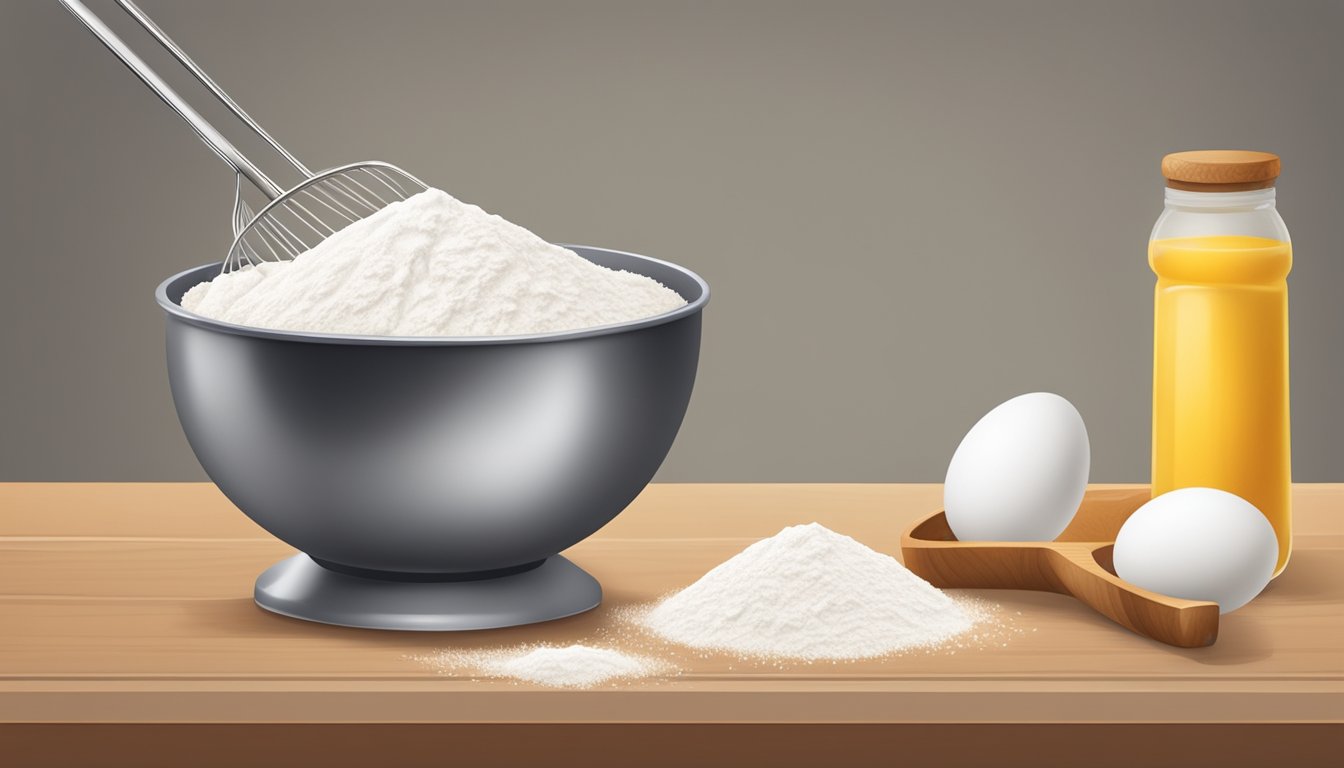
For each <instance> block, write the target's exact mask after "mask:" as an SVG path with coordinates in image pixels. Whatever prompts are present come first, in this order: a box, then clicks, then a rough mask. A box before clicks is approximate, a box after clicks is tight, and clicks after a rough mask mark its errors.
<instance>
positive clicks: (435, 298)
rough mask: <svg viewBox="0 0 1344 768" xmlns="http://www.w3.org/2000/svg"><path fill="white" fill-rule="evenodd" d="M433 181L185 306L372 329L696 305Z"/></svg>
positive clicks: (478, 326) (453, 326)
mask: <svg viewBox="0 0 1344 768" xmlns="http://www.w3.org/2000/svg"><path fill="white" fill-rule="evenodd" d="M685 303H686V301H685V300H684V299H682V297H681V296H680V295H678V294H677V293H676V292H675V291H672V290H671V289H669V288H667V287H665V286H663V285H662V284H660V283H658V282H657V281H655V280H652V279H650V278H648V277H645V276H643V275H636V274H633V273H631V272H623V271H617V270H612V269H606V268H605V267H600V266H598V265H596V264H593V263H592V262H590V261H588V260H586V259H583V258H581V257H580V256H579V255H578V254H576V253H574V252H573V251H570V250H568V249H566V248H561V247H559V246H556V245H552V244H550V243H548V242H546V241H545V240H542V239H541V238H540V237H537V236H536V235H534V234H532V233H531V232H529V231H528V230H526V229H524V228H522V227H520V226H518V225H516V224H512V223H510V222H508V221H505V220H504V219H502V218H500V217H499V216H494V215H491V214H489V213H486V212H485V211H483V210H481V209H480V208H479V207H477V206H475V205H470V204H467V203H463V202H461V201H460V200H457V199H455V198H454V197H452V196H451V195H449V194H448V193H447V192H444V191H442V190H438V189H429V190H426V191H424V192H421V193H419V194H417V195H414V196H412V197H410V198H408V199H406V200H403V201H400V202H395V203H392V204H391V205H389V206H387V207H385V208H383V209H382V210H380V211H378V212H377V213H374V214H373V215H371V216H369V217H367V218H365V219H361V220H360V221H357V222H354V223H352V224H350V225H349V226H347V227H345V228H344V229H342V230H340V231H339V232H337V233H335V234H333V235H331V236H330V237H328V238H327V239H326V240H324V241H322V243H320V244H319V245H318V246H317V247H316V248H313V249H312V250H310V251H307V252H305V253H302V254H300V255H299V256H298V257H296V258H295V259H294V260H293V261H281V262H267V263H264V264H262V265H260V266H257V267H248V268H245V269H241V270H237V271H234V272H229V273H228V274H223V275H220V276H218V277H216V278H215V279H213V280H211V281H209V282H205V283H201V284H200V285H197V286H195V287H193V288H192V289H191V290H189V291H187V293H186V295H184V296H183V297H182V306H183V308H185V309H187V310H190V311H192V312H195V313H197V314H199V315H204V316H205V317H209V318H212V319H215V320H222V321H224V322H229V323H236V324H239V325H249V326H253V327H257V328H270V329H275V330H285V331H309V332H317V333H339V334H353V335H361V336H509V335H517V334H534V333H550V332H555V331H568V330H577V329H580V328H591V327H594V326H599V325H608V324H611V323H622V322H629V321H632V320H639V319H643V318H646V317H652V316H654V315H659V314H662V313H664V312H667V311H670V310H672V309H675V308H677V307H680V306H683V305H685Z"/></svg>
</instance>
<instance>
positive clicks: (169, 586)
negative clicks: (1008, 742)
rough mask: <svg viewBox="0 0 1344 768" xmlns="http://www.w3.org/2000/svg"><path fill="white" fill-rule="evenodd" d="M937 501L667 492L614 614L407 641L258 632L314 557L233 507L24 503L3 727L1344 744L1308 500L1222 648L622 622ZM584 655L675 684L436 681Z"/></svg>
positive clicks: (1318, 537) (1104, 632)
mask: <svg viewBox="0 0 1344 768" xmlns="http://www.w3.org/2000/svg"><path fill="white" fill-rule="evenodd" d="M940 502H941V487H940V486H938V485H802V484H799V485H654V486H651V487H650V488H648V489H647V490H646V491H645V493H644V494H643V495H641V496H640V498H639V499H638V500H637V501H636V502H635V503H634V504H633V505H632V506H631V507H630V508H629V509H628V510H626V511H625V512H624V513H623V514H622V515H621V516H619V517H618V518H617V519H616V520H615V521H614V522H612V523H611V524H610V525H608V526H607V527H606V528H604V529H603V530H602V531H600V532H599V533H597V534H595V535H594V536H593V537H592V538H590V539H589V540H587V541H584V542H582V543H581V544H579V545H577V546H575V547H573V548H572V549H571V550H569V551H568V552H567V553H566V554H567V555H568V556H569V557H570V558H571V559H572V560H573V561H574V562H575V563H577V564H578V565H579V566H581V567H583V568H585V569H586V570H588V571H589V572H590V573H592V574H593V575H594V576H596V577H597V578H598V580H599V581H601V582H602V585H603V588H604V591H605V599H604V602H603V604H602V606H601V607H599V608H598V609H597V610H594V611H592V612H590V613H587V614H584V615H581V616H577V617H573V618H569V619H564V620H561V621H555V622H550V623H547V624H543V625H535V626H531V627H518V628H512V629H507V630H496V631H488V632H472V633H459V634H451V633H393V632H376V631H368V630H357V629H346V628H338V627H329V626H322V625H316V624H310V623H306V622H301V621H296V620H292V619H288V618H283V617H280V616H275V615H272V614H269V613H266V612H264V611H262V610H261V609H259V608H257V607H256V606H255V605H254V604H253V603H252V599H251V593H252V582H253V579H254V578H255V577H256V576H257V574H259V573H260V572H261V571H262V570H263V569H265V568H266V567H267V566H268V565H270V564H271V563H273V562H275V561H276V560H279V559H281V558H283V557H285V556H287V555H288V554H290V553H291V552H292V550H290V549H289V548H288V547H287V546H286V545H284V544H283V543H281V542H279V541H277V540H275V539H274V538H272V537H270V536H269V535H268V534H266V533H265V532H264V531H262V530H261V529H260V528H258V527H257V526H256V525H254V524H253V523H252V522H251V521H249V520H248V519H247V518H246V517H244V516H243V515H242V514H241V513H239V512H238V511H237V510H236V509H235V508H234V507H233V506H232V505H231V504H230V503H229V502H228V501H227V500H226V499H225V498H224V497H223V496H222V495H221V494H220V493H219V492H218V491H217V490H216V489H215V488H214V486H212V485H209V484H4V485H0V723H3V724H8V725H10V726H12V727H11V729H10V730H9V731H8V733H10V734H11V735H14V736H16V737H24V738H28V739H29V741H28V742H24V743H38V741H39V740H42V739H49V738H50V737H51V736H52V735H53V734H55V733H72V732H74V731H71V730H70V729H71V728H76V727H78V726H86V728H85V730H84V731H83V732H82V733H84V734H85V735H88V734H92V733H95V732H99V733H100V732H102V731H95V730H92V729H94V728H100V729H113V730H111V731H108V732H109V733H120V731H116V730H115V728H114V726H116V725H118V724H120V725H122V726H132V725H139V726H143V727H145V728H147V729H148V730H142V731H141V732H142V733H145V734H149V733H154V734H157V736H156V738H158V739H160V742H159V743H160V744H161V745H163V744H170V743H172V738H173V737H172V736H171V735H168V736H165V734H167V733H169V732H168V731H167V730H165V727H166V726H170V725H173V724H181V725H184V726H185V725H188V724H190V725H192V727H200V726H203V725H210V724H214V725H226V724H237V725H244V724H253V725H256V724H269V725H272V726H275V725H279V724H284V723H295V724H305V725H307V726H322V725H327V726H337V725H343V724H362V725H376V724H384V725H387V726H396V727H407V726H408V725H412V724H440V725H445V726H447V725H459V726H460V725H464V724H486V723H489V724H494V726H492V727H498V726H505V725H508V724H532V725H538V726H542V725H548V724H549V725H555V726H559V725H564V724H570V725H603V724H613V723H626V724H643V725H656V724H686V725H692V724H694V725H697V726H698V727H701V726H709V725H713V724H724V725H727V724H736V725H739V726H747V725H752V724H756V725H760V726H787V725H789V724H796V725H811V726H816V725H833V726H860V725H864V724H868V725H873V726H877V725H882V724H892V725H895V724H900V725H903V726H912V725H920V724H926V725H928V724H941V725H940V726H939V727H943V726H946V725H948V724H963V725H973V724H983V725H985V726H987V727H988V726H995V727H998V726H1003V725H1009V724H1020V725H1030V726H1037V725H1061V724H1076V725H1080V726H1083V725H1088V726H1095V725H1097V724H1136V725H1137V724H1156V723H1167V724H1173V723H1186V724H1191V725H1194V724H1203V725H1205V726H1210V727H1212V726H1226V727H1227V729H1226V730H1225V731H1223V733H1224V736H1222V737H1220V739H1222V740H1223V741H1226V739H1227V738H1228V736H1227V734H1235V733H1239V732H1240V731H1238V730H1235V729H1236V728H1237V727H1238V724H1260V725H1275V724H1277V725H1281V726H1284V727H1300V726H1303V725H1310V724H1338V723H1340V722H1341V721H1344V696H1341V693H1344V485H1341V484H1333V485H1299V486H1297V487H1296V488H1295V489H1294V511H1293V514H1294V527H1295V537H1294V551H1293V558H1292V561H1291V562H1290V564H1289V566H1288V568H1287V570H1286V571H1285V572H1284V574H1283V575H1282V576H1281V577H1280V578H1278V579H1277V580H1275V581H1274V582H1273V583H1272V584H1271V585H1270V586H1269V587H1268V588H1267V589H1266V591H1265V592H1264V593H1263V594H1262V595H1261V596H1260V597H1259V598H1258V599H1257V600H1255V601H1254V602H1253V603H1251V604H1250V605H1249V606H1247V607H1246V608H1244V609H1242V610H1240V611H1237V612H1236V613H1233V614H1230V615H1227V616H1224V617H1222V627H1221V631H1220V634H1219V639H1218V642H1217V643H1216V644H1215V645H1214V646H1212V647H1209V648H1203V649H1192V650H1187V649H1177V648H1171V647H1167V646H1164V645H1161V644H1158V643H1156V642H1153V641H1151V640H1148V639H1145V638H1143V637H1139V636H1137V635H1134V634H1131V633H1129V632H1127V631H1126V630H1124V629H1121V628H1120V627H1117V626H1115V625H1113V624H1111V623H1110V622H1108V621H1106V620H1105V619H1103V618H1101V617H1100V616H1098V615H1096V614H1094V613H1092V612H1091V611H1090V610H1089V609H1087V608H1086V607H1084V606H1082V605H1080V604H1077V603H1076V602H1074V601H1072V600H1071V599H1069V598H1066V597H1063V596H1059V595H1052V594H1040V593H1027V592H990V591H985V592H977V593H975V596H976V597H978V598H980V599H982V600H984V601H987V603H989V604H990V605H993V606H997V608H995V609H994V610H993V612H992V615H991V618H990V620H989V621H987V622H986V623H985V625H983V626H982V627H981V628H980V629H979V630H978V631H977V636H976V637H973V638H968V639H966V640H965V641H963V642H961V643H958V644H957V645H956V646H955V647H952V648H949V649H944V650H939V651H931V652H913V653H908V654H904V655H898V656H894V657H890V658H884V659H878V660H871V661H861V662H850V663H830V662H823V663H813V664H789V663H777V662H760V661H748V660H743V659H738V658H733V657H730V656H725V655H721V654H705V653H701V652H697V651H691V650H688V649H684V648H679V647H675V646H669V645H667V644H663V643H660V642H658V641H656V640H654V639H652V638H649V637H647V636H645V635H643V634H641V633H640V632H639V631H638V630H637V629H636V628H634V627H632V626H631V625H630V624H629V622H628V620H626V619H624V618H623V616H624V615H626V614H628V612H629V609H631V608H632V607H637V606H640V605H645V604H648V603H649V602H650V601H653V600H655V599H656V598H658V597H659V596H660V595H662V594H665V593H667V592H669V591H671V590H675V589H677V588H680V587H682V586H685V585H687V584H689V583H691V582H692V581H694V580H695V579H697V578H699V577H700V576H701V575H702V574H703V573H705V572H706V571H707V570H709V569H710V568H712V567H713V566H714V565H716V564H718V563H720V562H722V561H723V560H725V559H727V558H728V557H731V556H732V555H733V554H735V553H737V552H738V551H740V550H741V549H742V548H744V547H745V546H747V545H748V544H750V543H751V542H753V541H755V540H757V539H760V538H762V537H766V536H770V535H773V534H775V533H777V532H778V531H779V530H780V529H781V528H782V527H784V526H787V525H792V524H796V523H804V522H811V521H817V522H820V523H822V524H824V525H826V526H828V527H830V528H832V529H834V530H836V531H839V532H842V533H846V534H849V535H852V536H854V537H855V538H857V539H859V540H860V541H862V542H864V543H865V544H867V545H869V546H871V547H873V548H874V549H877V550H879V551H883V552H887V553H890V554H893V555H897V556H899V552H898V540H899V535H900V532H901V531H902V530H903V529H904V528H905V527H906V526H907V525H908V524H909V523H910V522H911V521H913V520H914V519H915V518H917V517H920V516H923V515H925V514H928V513H929V512H931V511H933V510H936V509H938V508H939V504H940ZM574 642H584V643H590V644H595V645H606V646H610V647H618V648H623V649H626V650H630V651H634V652H638V653H643V654H649V655H656V656H659V657H661V658H664V659H665V660H666V661H667V662H668V663H669V664H670V666H671V669H672V670H674V671H672V672H669V673H668V674H665V675H660V676H657V677H654V678H650V679H646V680H639V681H631V682H625V683H617V684H613V685H609V686H603V687H600V688H597V689H592V690H555V689H545V688H540V687H537V686H533V685H528V684H521V683H518V682H515V681H507V680H492V679H483V678H482V677H481V675H480V674H479V672H477V671H476V670H472V669H468V668H463V667H461V666H460V665H455V664H453V663H445V662H443V661H436V659H437V658H438V656H437V655H438V654H440V653H442V652H444V651H455V650H456V651H460V650H472V649H482V648H502V647H512V646H517V645H521V644H528V643H547V644H568V643H574ZM62 729H64V730H62ZM155 729H157V730H155ZM123 730H124V729H123ZM179 730H180V729H179ZM571 730H573V729H571ZM4 732H6V731H0V733H4ZM177 732H178V731H173V733H177ZM584 732H586V731H584ZM743 732H744V733H745V732H746V731H743ZM1022 732H1023V731H1022V730H1021V729H1019V730H1018V731H1014V732H1013V733H1015V734H1018V735H1020V734H1021V733H1022ZM716 733H718V731H716ZM1329 733H1330V734H1331V738H1333V739H1338V737H1339V730H1338V729H1336V728H1333V727H1332V728H1331V730H1330V731H1329ZM109 738H112V737H111V736H109ZM197 738H199V737H197ZM407 738H410V737H407ZM1043 738H1048V737H1043ZM1094 738H1095V737H1094ZM785 740H787V739H783V740H781V741H780V743H783V741H785ZM879 741H880V740H879ZM403 742H405V743H409V742H406V741H405V739H403ZM351 748H352V747H351ZM347 749H350V748H347ZM281 752H283V750H279V751H277V752H275V754H280V753H281ZM501 754H502V753H501ZM716 754H720V755H722V754H728V753H727V752H718V753H716ZM1242 754H1243V755H1245V754H1249V753H1247V752H1243V753H1242ZM1270 754H1276V753H1270ZM105 756H106V755H105ZM702 762H703V761H702ZM482 764H484V763H482Z"/></svg>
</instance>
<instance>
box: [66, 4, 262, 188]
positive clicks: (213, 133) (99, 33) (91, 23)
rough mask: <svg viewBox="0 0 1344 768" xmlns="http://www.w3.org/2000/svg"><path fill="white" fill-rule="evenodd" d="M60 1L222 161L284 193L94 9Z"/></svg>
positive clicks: (255, 181) (252, 180)
mask: <svg viewBox="0 0 1344 768" xmlns="http://www.w3.org/2000/svg"><path fill="white" fill-rule="evenodd" d="M57 2H59V3H60V4H61V5H63V6H65V8H66V10H68V11H70V13H71V14H73V15H74V17H75V18H77V19H79V20H80V21H81V22H83V23H84V26H86V27H88V28H89V31H90V32H92V33H93V34H94V35H95V36H96V37H97V38H98V39H99V40H100V41H102V43H103V45H105V46H107V49H108V50H109V51H111V52H112V53H113V54H114V55H115V56H116V57H117V58H118V59H120V60H121V63H122V64H125V65H126V67H127V69H130V70H131V72H133V73H134V74H135V76H136V77H138V78H140V81H141V82H142V83H144V84H145V85H147V86H149V89H150V90H152V91H154V93H155V94H157V95H158V97H159V98H160V99H163V102H164V103H165V104H167V105H168V106H169V108H171V109H172V110H173V111H174V112H176V113H177V114H178V116H179V117H181V118H182V119H183V120H185V121H186V122H187V124H188V125H190V126H191V127H192V129H193V130H195V131H196V135H197V136H199V137H200V138H201V141H204V142H205V144H206V146H208V147H210V149H212V150H214V152H215V154H216V155H219V157H220V159H221V160H223V161H224V162H226V163H228V164H229V165H230V166H231V167H232V168H233V169H234V170H235V171H237V172H238V173H241V174H242V175H243V176H246V177H247V180H248V181H250V182H252V183H253V184H255V185H256V186H257V188H258V189H260V190H261V191H262V192H263V193H265V195H266V196H267V197H269V198H271V199H272V200H274V199H275V198H277V197H279V196H280V195H281V194H283V193H284V190H283V189H281V188H280V187H279V186H278V185H277V184H276V183H275V182H273V181H271V179H270V178H269V177H268V176H266V174H265V173H263V172H262V171H261V169H260V168H257V167H256V166H255V165H253V164H252V162H251V161H250V160H248V159H247V158H246V157H245V156H244V155H243V153H242V152H239V151H238V148H237V147H235V146H234V145H233V143H232V142H230V141H229V140H228V139H226V138H225V137H224V135H223V134H222V133H220V132H219V131H217V130H215V127H214V126H213V125H211V124H210V123H209V122H207V121H206V119H205V118H204V117H201V115H200V113H198V112H197V111H196V110H194V109H192V108H191V105H190V104H188V103H187V102H186V101H185V100H183V99H182V97H181V96H179V95H178V94H177V91H174V90H173V88H172V86H170V85H168V83H166V82H165V81H164V79H163V78H161V77H159V75H158V73H156V72H155V71H154V70H153V69H151V68H150V66H149V65H148V64H146V63H145V61H144V59H141V58H140V57H139V56H138V55H136V53H135V51H132V50H131V49H130V47H129V46H127V45H126V43H125V42H124V41H122V39H121V38H120V37H118V36H117V33H115V32H113V31H112V30H111V28H109V27H108V26H107V25H106V24H104V23H103V20H102V19H100V18H98V17H97V16H96V15H95V14H94V13H93V11H91V10H89V9H88V7H87V6H85V5H84V4H83V3H82V2H80V1H79V0H57Z"/></svg>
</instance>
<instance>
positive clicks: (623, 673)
mask: <svg viewBox="0 0 1344 768" xmlns="http://www.w3.org/2000/svg"><path fill="white" fill-rule="evenodd" d="M476 665H477V666H478V667H479V668H480V669H481V670H482V671H483V672H485V673H486V674H490V675H495V676H498V677H512V678H516V679H518V680H525V681H527V682H529V683H537V684H538V685H549V686H552V687H557V688H590V687H592V686H594V685H597V684H598V683H603V682H606V681H608V680H614V679H617V678H629V677H642V676H645V675H650V674H653V673H655V672H657V671H658V668H659V665H658V664H656V663H654V662H652V661H650V660H648V659H644V658H642V657H639V656H627V655H626V654H624V653H620V652H618V651H612V650H608V649H606V648H593V647H591V646H587V645H571V646H569V647H568V648H537V649H535V650H533V651H530V652H528V653H523V654H517V653H515V654H503V655H491V656H488V657H486V658H483V659H481V660H480V661H478V662H477V663H476Z"/></svg>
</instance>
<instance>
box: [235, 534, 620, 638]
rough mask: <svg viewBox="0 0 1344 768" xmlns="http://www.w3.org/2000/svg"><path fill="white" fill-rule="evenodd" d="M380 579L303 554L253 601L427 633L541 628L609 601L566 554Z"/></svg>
mask: <svg viewBox="0 0 1344 768" xmlns="http://www.w3.org/2000/svg"><path fill="white" fill-rule="evenodd" d="M372 573H374V572H369V571H364V572H360V575H356V573H355V572H352V571H349V570H346V569H341V570H339V571H338V570H334V569H332V568H327V567H323V566H321V565H319V564H318V563H317V562H315V561H314V560H313V559H312V558H311V557H309V556H308V555H305V554H302V553H300V554H298V555H295V556H293V557H291V558H288V559H285V560H281V561H280V562H278V563H276V564H275V565H273V566H271V567H270V568H268V569H267V570H266V571H265V572H264V573H262V574H261V576H259V577H258V578H257V585H256V589H255V590H254V592H253V599H255V600H256V602H257V605H259V606H261V607H262V608H265V609H266V610H268V611H271V612H273V613H278V614H281V615H284V616H289V617H291V618H295V619H304V620H306V621H316V622H320V623H323V624H337V625H340V626H345V627H360V628H364V629H397V630H418V631H422V632H451V631H460V630H468V629H498V628H500V627H513V626H517V625H520V624H535V623H537V622H540V621H550V620H551V619H560V618H564V617H565V616H573V615H574V614H576V613H583V612H584V611H588V610H591V609H593V608H596V607H597V605H598V604H599V603H601V602H602V587H601V586H600V585H599V584H598V583H597V579H594V578H593V577H592V576H590V575H588V573H587V572H586V571H584V570H583V569H582V568H579V567H578V566H577V565H574V564H573V563H571V562H570V561H569V560H567V559H565V558H564V557H562V556H560V555H552V556H551V557H549V558H547V559H546V560H545V561H543V562H542V563H541V564H540V565H538V566H536V567H533V568H529V569H527V570H523V571H521V572H519V571H518V570H517V569H513V570H512V572H507V571H506V572H504V573H505V575H496V576H493V577H492V576H491V575H490V574H485V575H484V576H483V577H481V576H478V575H475V574H468V575H465V576H455V577H452V579H453V580H444V581H435V580H425V579H426V577H424V576H421V575H418V574H386V576H387V578H379V577H374V576H371V575H365V574H372ZM430 578H432V577H430Z"/></svg>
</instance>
